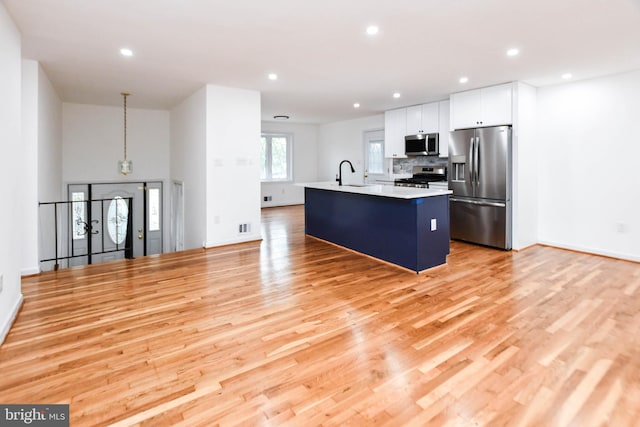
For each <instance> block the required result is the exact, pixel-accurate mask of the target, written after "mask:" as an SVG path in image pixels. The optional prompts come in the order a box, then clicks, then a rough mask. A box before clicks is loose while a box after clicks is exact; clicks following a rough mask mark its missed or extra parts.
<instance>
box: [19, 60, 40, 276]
mask: <svg viewBox="0 0 640 427" xmlns="http://www.w3.org/2000/svg"><path fill="white" fill-rule="evenodd" d="M22 146H23V149H24V153H23V156H24V158H23V167H22V170H23V179H22V183H21V185H20V189H21V191H20V192H21V193H22V203H23V205H22V207H21V208H22V220H23V221H24V224H30V226H27V227H22V237H21V239H20V244H21V247H20V253H21V264H20V266H21V271H20V272H21V274H22V275H26V274H36V273H38V272H39V271H40V269H39V267H38V265H39V262H38V261H39V258H38V235H39V221H38V63H37V62H36V61H32V60H23V61H22Z"/></svg>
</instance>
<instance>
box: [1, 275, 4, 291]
mask: <svg viewBox="0 0 640 427" xmlns="http://www.w3.org/2000/svg"><path fill="white" fill-rule="evenodd" d="M2 289H4V274H0V294H1V293H2Z"/></svg>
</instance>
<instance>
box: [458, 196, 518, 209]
mask: <svg viewBox="0 0 640 427" xmlns="http://www.w3.org/2000/svg"><path fill="white" fill-rule="evenodd" d="M449 201H450V202H460V203H468V204H470V205H480V206H492V207H495V208H504V207H507V204H506V203H503V202H483V201H480V200H468V199H459V198H457V197H449Z"/></svg>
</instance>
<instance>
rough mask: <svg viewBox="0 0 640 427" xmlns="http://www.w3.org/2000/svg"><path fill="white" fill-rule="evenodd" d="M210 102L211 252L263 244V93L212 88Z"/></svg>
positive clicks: (208, 89) (208, 192)
mask: <svg viewBox="0 0 640 427" xmlns="http://www.w3.org/2000/svg"><path fill="white" fill-rule="evenodd" d="M206 102H207V111H206V114H207V116H206V117H207V131H206V132H207V135H206V138H207V141H206V162H207V163H206V215H207V216H206V224H207V226H206V234H207V237H206V243H205V246H207V247H210V246H219V245H225V244H229V243H238V242H242V241H248V240H259V239H260V238H261V237H260V144H259V141H260V93H259V92H256V91H252V90H245V89H235V88H228V87H221V86H214V85H207V87H206ZM240 224H249V228H248V231H247V232H246V233H240V232H239V225H240Z"/></svg>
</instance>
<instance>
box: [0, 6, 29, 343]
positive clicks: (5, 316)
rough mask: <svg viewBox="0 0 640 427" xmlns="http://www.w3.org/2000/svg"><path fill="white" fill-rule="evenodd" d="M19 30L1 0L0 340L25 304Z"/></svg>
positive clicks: (0, 341) (0, 340)
mask: <svg viewBox="0 0 640 427" xmlns="http://www.w3.org/2000/svg"><path fill="white" fill-rule="evenodd" d="M21 67H22V59H21V40H20V32H19V31H18V29H17V27H16V26H15V24H14V23H13V21H12V20H11V17H10V16H9V14H8V13H7V10H6V8H5V7H4V5H3V4H2V3H0V93H1V94H2V102H0V151H1V152H2V158H3V160H4V161H3V162H2V163H3V164H2V167H1V168H0V183H2V185H0V200H1V201H2V203H3V204H4V205H5V206H9V207H10V208H9V209H0V236H2V239H0V286H1V287H2V290H1V291H0V343H2V342H3V341H4V339H5V337H6V334H7V333H8V332H9V328H10V327H11V324H12V323H13V319H14V318H15V316H16V315H17V313H18V310H19V308H20V305H21V304H22V290H21V286H20V265H21V253H20V245H21V239H22V229H23V228H24V227H23V226H22V224H23V223H22V206H23V200H24V199H23V195H22V192H21V191H20V186H19V185H17V184H18V183H20V182H21V181H22V179H23V178H24V175H23V173H24V172H23V167H24V162H23V160H24V150H23V146H22V143H21V138H22V131H21V116H22V102H21V98H22V83H21V81H22V78H21Z"/></svg>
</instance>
